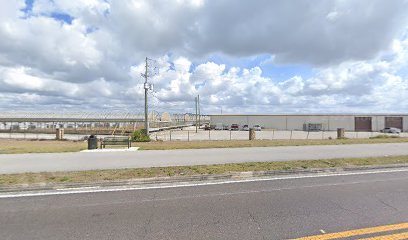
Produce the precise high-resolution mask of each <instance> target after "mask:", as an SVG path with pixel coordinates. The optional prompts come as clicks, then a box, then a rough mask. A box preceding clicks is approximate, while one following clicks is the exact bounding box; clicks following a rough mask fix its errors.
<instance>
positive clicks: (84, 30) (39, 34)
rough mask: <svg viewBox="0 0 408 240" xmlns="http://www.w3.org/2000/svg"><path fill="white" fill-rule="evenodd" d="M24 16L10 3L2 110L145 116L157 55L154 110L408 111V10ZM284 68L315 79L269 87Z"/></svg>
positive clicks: (183, 5)
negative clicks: (148, 65) (239, 62)
mask: <svg viewBox="0 0 408 240" xmlns="http://www.w3.org/2000/svg"><path fill="white" fill-rule="evenodd" d="M24 7H25V3H24V1H23V0H19V1H18V0H11V1H1V2H0V38H1V39H2V40H1V41H0V83H1V86H0V108H2V109H9V107H10V106H13V107H14V108H30V107H33V106H36V105H40V106H43V108H47V107H48V106H49V105H52V106H54V105H60V106H64V107H66V108H74V109H75V108H77V107H78V106H84V107H90V108H100V107H101V102H103V103H104V104H105V107H109V108H123V107H124V108H126V107H129V108H138V109H141V108H142V106H143V88H142V83H143V79H142V78H141V77H140V73H143V72H144V69H143V68H144V65H143V60H144V57H145V56H152V57H155V58H157V59H158V61H157V63H156V64H157V66H158V68H159V71H160V75H158V76H156V77H154V78H152V79H151V82H153V83H154V85H155V92H154V93H153V95H152V96H151V99H152V104H153V105H154V106H152V107H156V108H160V109H162V110H166V111H168V110H170V111H182V112H184V111H192V109H193V106H194V103H193V101H194V97H195V96H196V95H197V94H200V96H202V102H203V104H205V105H204V109H205V111H207V112H211V111H215V112H218V111H219V108H220V107H222V106H223V107H224V112H297V111H312V110H313V111H332V112H336V111H363V110H366V109H369V110H371V111H384V110H385V111H387V110H388V109H389V110H390V111H393V107H392V106H393V105H395V104H397V105H399V106H401V107H402V108H403V111H406V110H408V103H407V100H405V99H404V98H403V97H402V96H404V95H405V96H406V95H408V90H407V82H408V80H407V78H408V70H406V69H407V62H408V38H407V37H406V34H407V33H408V30H407V26H408V23H407V16H408V13H407V10H406V9H408V8H407V2H406V1H398V0H396V1H378V0H367V1H366V0H362V1H325V0H322V1H319V0H317V1H303V0H301V1H299V2H298V3H297V4H292V3H289V2H288V1H286V0H282V1H269V0H257V1H248V2H246V1H243V2H240V3H239V4H237V3H236V1H233V0H226V1H205V0H175V1H173V2H169V1H164V0H153V1H151V0H125V1H120V2H119V1H97V0H88V1H71V0H54V1H49V0H35V1H34V5H33V9H32V10H31V11H28V12H26V13H24V12H22V11H21V9H23V8H24ZM56 13H58V14H67V15H69V16H71V17H72V19H73V20H72V23H71V24H68V23H65V22H64V21H61V20H59V19H56V18H55V17H53V14H56ZM404 33H405V36H404ZM217 54H219V55H224V56H228V57H229V58H232V59H235V58H236V57H237V58H252V59H256V56H258V55H267V56H270V57H269V58H268V59H267V60H264V61H263V62H261V63H257V66H251V67H248V66H235V65H231V64H227V63H225V64H223V63H218V62H217V63H216V62H215V61H214V62H213V61H209V60H207V57H208V56H210V55H212V56H213V55H217ZM285 63H290V64H293V63H297V64H299V63H300V64H305V65H304V66H309V67H310V68H313V74H312V76H302V74H298V73H296V74H295V73H294V74H293V76H289V77H287V78H286V79H283V80H281V79H279V80H278V79H275V77H267V76H268V73H267V72H265V70H264V69H265V68H266V67H267V66H270V65H273V64H285ZM289 75H290V74H289ZM13 99H15V101H13ZM169 106H171V108H169ZM39 108H41V107H39ZM315 109H317V110H315Z"/></svg>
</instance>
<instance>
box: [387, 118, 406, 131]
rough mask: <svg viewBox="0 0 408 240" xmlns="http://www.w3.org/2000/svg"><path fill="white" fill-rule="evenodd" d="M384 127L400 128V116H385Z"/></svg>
mask: <svg viewBox="0 0 408 240" xmlns="http://www.w3.org/2000/svg"><path fill="white" fill-rule="evenodd" d="M385 127H386V128H389V127H394V128H399V129H401V130H402V129H403V128H402V127H403V126H402V117H385Z"/></svg>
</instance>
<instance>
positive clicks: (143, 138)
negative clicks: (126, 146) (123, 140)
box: [132, 129, 150, 142]
mask: <svg viewBox="0 0 408 240" xmlns="http://www.w3.org/2000/svg"><path fill="white" fill-rule="evenodd" d="M132 141H134V142H150V137H149V135H147V134H146V129H140V130H136V131H134V132H133V135H132Z"/></svg>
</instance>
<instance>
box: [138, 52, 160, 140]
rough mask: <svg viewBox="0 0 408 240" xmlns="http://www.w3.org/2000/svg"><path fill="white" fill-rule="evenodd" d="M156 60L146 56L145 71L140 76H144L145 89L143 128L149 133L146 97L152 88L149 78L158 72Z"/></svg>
mask: <svg viewBox="0 0 408 240" xmlns="http://www.w3.org/2000/svg"><path fill="white" fill-rule="evenodd" d="M156 63H157V62H156V60H153V59H150V58H147V57H146V63H145V72H144V73H142V74H141V75H142V77H144V79H145V82H144V85H143V87H144V90H145V110H144V111H145V129H146V134H147V135H148V134H149V109H148V99H147V93H148V91H149V90H153V84H151V83H149V81H148V80H149V78H151V77H153V76H154V75H157V74H158V73H159V69H158V67H157V64H156Z"/></svg>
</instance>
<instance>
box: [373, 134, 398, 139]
mask: <svg viewBox="0 0 408 240" xmlns="http://www.w3.org/2000/svg"><path fill="white" fill-rule="evenodd" d="M383 138H399V136H397V135H385V134H381V135H378V136H375V137H370V139H383Z"/></svg>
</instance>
